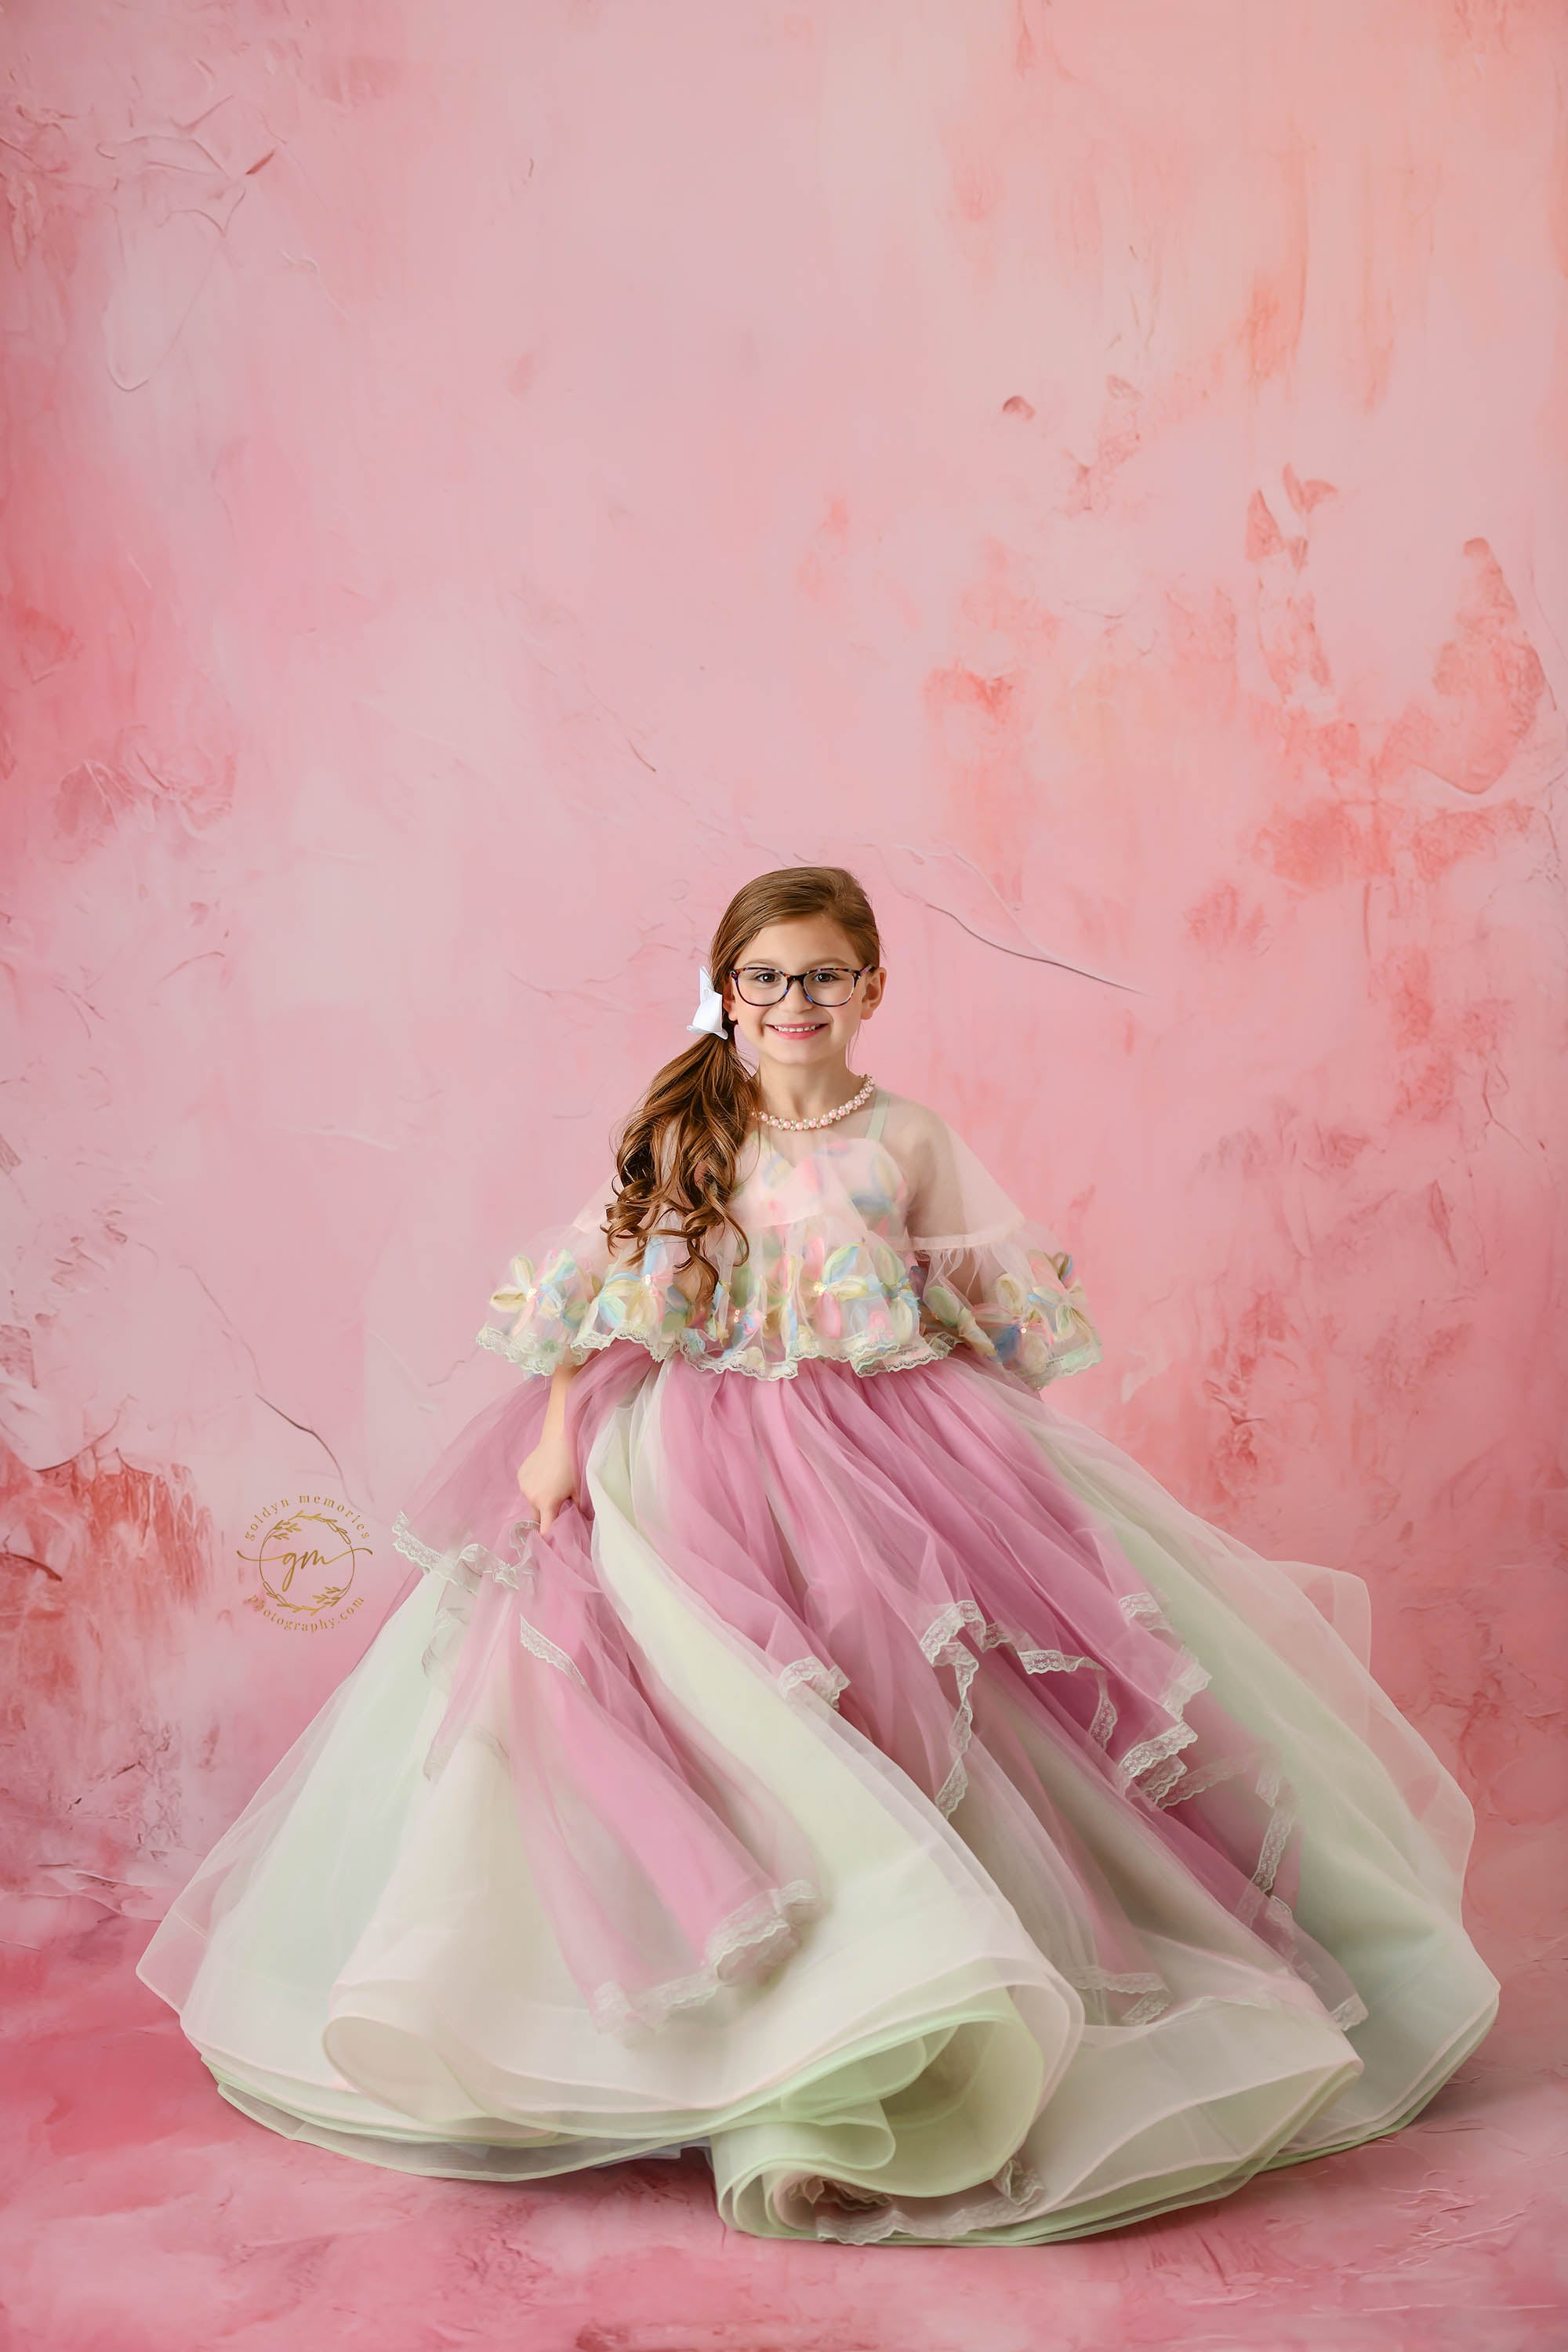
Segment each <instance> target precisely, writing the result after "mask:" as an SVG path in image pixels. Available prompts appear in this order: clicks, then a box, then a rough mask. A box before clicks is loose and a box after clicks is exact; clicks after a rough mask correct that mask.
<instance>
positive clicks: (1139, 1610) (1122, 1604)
mask: <svg viewBox="0 0 1568 2352" xmlns="http://www.w3.org/2000/svg"><path fill="white" fill-rule="evenodd" d="M1116 1605H1117V1607H1118V1608H1119V1609H1120V1610H1121V1614H1122V1615H1123V1616H1124V1617H1125V1618H1126V1620H1127V1622H1128V1623H1129V1624H1130V1625H1131V1624H1135V1623H1136V1622H1137V1621H1138V1620H1139V1619H1140V1618H1141V1617H1142V1618H1147V1619H1148V1621H1149V1622H1150V1624H1151V1625H1154V1626H1157V1627H1158V1628H1159V1630H1160V1632H1161V1633H1169V1632H1170V1630H1171V1622H1170V1620H1169V1618H1168V1617H1167V1616H1166V1614H1165V1612H1164V1610H1163V1608H1162V1607H1161V1605H1160V1601H1159V1598H1158V1596H1157V1595H1156V1594H1154V1593H1152V1592H1119V1593H1118V1594H1117V1596H1116Z"/></svg>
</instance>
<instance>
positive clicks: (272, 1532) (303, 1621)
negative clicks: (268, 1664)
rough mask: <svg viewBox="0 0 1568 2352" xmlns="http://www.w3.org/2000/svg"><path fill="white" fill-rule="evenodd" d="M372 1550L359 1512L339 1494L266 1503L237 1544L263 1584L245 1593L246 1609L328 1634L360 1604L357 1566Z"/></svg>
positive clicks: (299, 1628) (278, 1622) (279, 1622)
mask: <svg viewBox="0 0 1568 2352" xmlns="http://www.w3.org/2000/svg"><path fill="white" fill-rule="evenodd" d="M247 1545H251V1546H254V1549H249V1550H247V1549H246V1546H247ZM372 1549H374V1547H373V1545H372V1543H371V1540H370V1529H369V1528H367V1527H366V1526H365V1523H364V1521H363V1519H362V1518H361V1517H360V1515H359V1513H358V1512H357V1511H356V1510H353V1508H351V1507H350V1506H349V1505H348V1504H347V1503H344V1502H342V1501H341V1500H340V1499H339V1498H338V1496H335V1495H293V1496H286V1497H285V1498H284V1499H283V1501H281V1502H278V1503H268V1504H266V1505H265V1506H264V1507H263V1508H262V1509H261V1510H259V1511H258V1513H257V1515H256V1517H255V1518H254V1519H253V1520H252V1521H251V1523H250V1525H249V1527H248V1528H247V1529H246V1531H245V1543H244V1544H242V1545H240V1546H239V1547H238V1550H239V1557H240V1559H243V1560H246V1561H247V1562H248V1564H249V1565H250V1566H251V1567H252V1568H254V1569H255V1570H256V1574H257V1579H258V1582H259V1584H260V1587H261V1590H260V1591H259V1592H247V1594H246V1597H245V1600H246V1607H247V1609H254V1610H256V1611H257V1612H258V1613H259V1614H260V1615H261V1616H263V1617H265V1618H266V1619H267V1620H268V1622H269V1623H270V1624H273V1625H282V1626H284V1627H286V1628H287V1629H288V1630H289V1632H291V1633H325V1632H328V1631H330V1629H331V1627H332V1626H334V1625H341V1624H342V1622H343V1621H344V1620H345V1618H348V1617H352V1616H353V1613H354V1612H355V1610H356V1609H361V1608H363V1605H364V1596H363V1593H356V1592H354V1591H353V1580H354V1570H355V1567H356V1565H357V1563H358V1560H359V1557H360V1554H361V1553H362V1552H364V1553H368V1552H370V1551H371V1550H372Z"/></svg>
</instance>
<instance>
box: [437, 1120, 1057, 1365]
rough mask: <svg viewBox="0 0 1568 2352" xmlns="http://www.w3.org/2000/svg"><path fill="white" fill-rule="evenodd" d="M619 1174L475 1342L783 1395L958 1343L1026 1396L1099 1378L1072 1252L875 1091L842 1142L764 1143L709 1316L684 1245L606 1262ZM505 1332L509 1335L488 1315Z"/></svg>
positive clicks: (561, 1233) (747, 1155)
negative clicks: (1077, 1377) (626, 1354)
mask: <svg viewBox="0 0 1568 2352" xmlns="http://www.w3.org/2000/svg"><path fill="white" fill-rule="evenodd" d="M614 1192H615V1179H614V1177H613V1175H612V1177H611V1178H610V1179H609V1180H608V1181H606V1182H605V1184H603V1185H601V1186H600V1187H599V1189H598V1190H597V1191H596V1192H595V1194H594V1196H593V1198H592V1199H591V1200H590V1201H589V1202H586V1203H585V1204H584V1208H583V1210H582V1211H581V1213H579V1214H578V1215H577V1216H576V1217H574V1219H573V1220H572V1222H571V1223H570V1224H569V1225H555V1226H551V1227H548V1228H546V1229H545V1230H544V1231H542V1232H541V1233H538V1234H535V1235H534V1236H533V1238H532V1239H531V1242H530V1243H528V1244H526V1245H525V1246H524V1248H523V1250H522V1251H521V1252H520V1254H519V1255H517V1256H515V1257H514V1258H513V1259H512V1261H511V1265H510V1277H509V1279H508V1280H506V1281H505V1282H503V1283H502V1284H501V1286H500V1287H499V1288H498V1289H497V1290H496V1291H494V1292H493V1293H492V1295H491V1297H490V1300H489V1307H490V1313H491V1318H492V1319H489V1320H487V1322H486V1324H485V1326H484V1328H482V1329H481V1330H480V1332H479V1342H480V1344H481V1345H482V1346H484V1347H487V1348H493V1349H495V1350H496V1351H497V1352H498V1354H500V1355H502V1356H505V1357H507V1358H508V1359H509V1360H510V1362H512V1363H514V1364H519V1365H521V1367H522V1369H523V1370H524V1371H526V1372H544V1373H548V1372H552V1371H553V1370H554V1369H555V1367H556V1365H557V1364H558V1363H560V1362H561V1361H562V1360H563V1358H570V1359H571V1360H573V1361H574V1362H576V1363H582V1362H584V1361H585V1360H586V1359H587V1358H588V1357H589V1356H590V1355H591V1354H592V1353H593V1352H594V1351H595V1349H600V1348H607V1347H608V1346H609V1345H610V1343H611V1341H612V1340H614V1339H632V1340H635V1341H637V1344H638V1345H639V1346H641V1347H644V1348H646V1349H647V1350H648V1352H649V1353H650V1354H651V1355H653V1356H655V1357H666V1356H671V1355H674V1354H676V1353H677V1352H679V1353H681V1354H683V1355H686V1356H688V1357H689V1358H690V1359H691V1360H693V1361H694V1362H695V1363H698V1364H700V1365H702V1366H703V1367H704V1368H706V1369H707V1370H711V1371H716V1372H723V1371H736V1372H748V1373H751V1374H752V1376H753V1377H755V1378H757V1379H759V1380H787V1379H789V1378H790V1377H791V1376H792V1375H793V1374H794V1372H795V1369H796V1367H797V1366H798V1365H799V1363H800V1362H801V1361H802V1360H803V1359H805V1358H806V1357H813V1356H826V1357H837V1358H839V1359H840V1360H844V1361H846V1362H847V1363H849V1364H852V1365H853V1366H854V1368H855V1370H857V1371H858V1372H879V1371H889V1370H897V1369H900V1368H901V1367H903V1366H905V1365H910V1364H925V1363H931V1362H934V1361H935V1360H937V1359H938V1358H939V1357H942V1356H945V1355H947V1354H948V1353H949V1352H950V1351H951V1349H953V1348H955V1347H956V1346H958V1344H959V1343H960V1342H961V1341H963V1342H965V1343H966V1344H967V1345H968V1346H969V1347H971V1348H972V1349H975V1350H976V1351H977V1352H978V1353H979V1354H980V1355H982V1356H983V1357H984V1358H986V1359H988V1360H990V1361H992V1362H993V1363H994V1365H996V1366H997V1367H998V1368H1000V1369H1001V1370H1003V1371H1005V1372H1006V1373H1008V1374H1010V1375H1011V1376H1012V1377H1014V1378H1015V1379H1016V1380H1018V1381H1022V1382H1024V1383H1025V1384H1026V1386H1027V1387H1029V1388H1031V1389H1042V1388H1044V1387H1045V1386H1046V1384H1047V1381H1053V1380H1057V1379H1059V1378H1060V1377H1061V1375H1062V1374H1063V1373H1065V1372H1076V1371H1080V1370H1083V1369H1084V1367H1085V1366H1087V1365H1089V1364H1093V1363H1097V1362H1098V1361H1099V1360H1100V1339H1099V1337H1098V1335H1097V1333H1096V1331H1095V1328H1094V1326H1093V1325H1092V1323H1091V1322H1090V1321H1089V1317H1088V1314H1087V1313H1086V1311H1085V1307H1084V1299H1083V1292H1082V1289H1081V1287H1080V1286H1079V1283H1078V1282H1077V1281H1076V1280H1075V1278H1074V1275H1073V1265H1072V1260H1071V1258H1070V1256H1069V1255H1068V1253H1067V1251H1066V1250H1064V1249H1063V1248H1062V1247H1061V1245H1060V1244H1059V1243H1058V1241H1057V1240H1056V1238H1055V1236H1054V1235H1053V1234H1050V1233H1049V1232H1047V1229H1046V1227H1045V1226H1043V1225H1040V1224H1037V1223H1033V1222H1032V1221H1031V1220H1030V1219H1028V1218H1026V1216H1025V1215H1024V1213H1023V1212H1022V1211H1021V1210H1020V1209H1018V1208H1017V1207H1016V1205H1015V1204H1014V1202H1012V1201H1011V1200H1009V1199H1008V1197H1007V1195H1006V1193H1005V1192H1004V1191H1003V1190H1002V1188H1001V1186H1000V1185H999V1184H998V1183H997V1182H996V1181H995V1179H994V1177H993V1176H991V1175H990V1174H989V1173H988V1172H987V1171H986V1170H985V1169H984V1167H983V1166H982V1165H981V1163H980V1161H979V1160H978V1159H976V1157H975V1155H974V1153H973V1151H971V1150H970V1149H969V1147H968V1145H967V1144H966V1143H964V1141H963V1139H962V1137H960V1136H958V1135H957V1134H955V1133H954V1131H953V1129H952V1128H951V1127H950V1126H949V1125H948V1123H947V1121H946V1120H945V1119H944V1118H941V1117H940V1116H939V1114H938V1113H936V1112H935V1111H932V1110H928V1109H927V1108H925V1106H924V1105H923V1104H921V1103H917V1102H913V1101H911V1100H910V1099H909V1098H908V1097H904V1096H901V1095H895V1094H890V1093H889V1092H888V1091H887V1090H886V1089H885V1088H879V1089H878V1091H877V1093H876V1094H875V1095H874V1097H872V1099H871V1101H870V1102H869V1103H868V1105H867V1106H866V1107H865V1108H863V1109H861V1110H859V1111H857V1112H856V1113H855V1114H854V1115H853V1116H852V1117H851V1118H847V1119H845V1120H843V1121H842V1122H841V1123H840V1124H839V1125H837V1126H835V1127H830V1128H822V1129H801V1130H789V1129H785V1130H773V1129H753V1130H752V1134H751V1136H750V1137H749V1138H748V1139H747V1141H746V1144H745V1145H744V1146H743V1148H742V1157H741V1163H740V1166H739V1169H738V1170H737V1180H736V1184H735V1189H734V1191H733V1192H732V1193H731V1212H732V1213H733V1214H734V1216H735V1217H736V1218H737V1220H738V1221H739V1223H741V1225H742V1228H743V1229H744V1231H745V1234H746V1236H747V1239H748V1240H749V1243H750V1254H749V1255H742V1249H741V1244H739V1243H738V1241H737V1240H736V1237H735V1235H734V1234H731V1233H728V1232H725V1233H721V1234H719V1235H718V1236H717V1237H716V1238H715V1239H713V1240H710V1243H709V1244H708V1248H709V1254H710V1256H712V1257H713V1258H714V1260H715V1263H716V1264H717V1265H718V1267H719V1274H720V1280H719V1286H718V1288H717V1289H716V1291H715V1292H714V1295H713V1300H712V1304H711V1307H710V1308H709V1310H708V1311H707V1312H706V1313H705V1314H703V1315H701V1316H700V1317H699V1315H698V1314H697V1312H696V1310H695V1309H694V1308H693V1307H692V1306H691V1304H690V1302H689V1299H688V1297H687V1296H686V1293H685V1291H684V1290H683V1289H682V1288H681V1286H680V1285H679V1283H678V1282H677V1280H676V1276H677V1273H678V1271H679V1266H680V1262H681V1260H682V1258H683V1257H684V1255H685V1245H684V1244H683V1243H682V1241H681V1240H680V1237H679V1234H664V1233H656V1234H653V1235H651V1236H650V1237H649V1238H648V1239H647V1243H646V1244H645V1246H644V1250H643V1255H642V1258H641V1262H640V1263H637V1262H636V1261H634V1260H632V1259H630V1258H627V1257H625V1256H622V1257H619V1258H617V1259H616V1261H615V1262H613V1263H612V1261H611V1259H610V1256H609V1252H608V1246H607V1244H606V1242H605V1234H604V1232H603V1224H604V1219H605V1215H606V1213H607V1212H608V1209H609V1204H610V1202H611V1201H612V1199H613V1198H614ZM493 1318H501V1319H500V1321H497V1320H495V1319H493Z"/></svg>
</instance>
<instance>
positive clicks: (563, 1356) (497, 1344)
mask: <svg viewBox="0 0 1568 2352" xmlns="http://www.w3.org/2000/svg"><path fill="white" fill-rule="evenodd" d="M476 1338H477V1340H478V1344H479V1346H480V1347H481V1348H489V1349H492V1350H493V1352H494V1353H495V1354H496V1355H498V1356H504V1357H505V1358H506V1360H507V1361H508V1363H509V1364H516V1365H517V1366H518V1368H519V1369H520V1370H521V1371H524V1372H531V1373H533V1374H536V1375H540V1376H548V1375H549V1374H550V1373H552V1372H553V1371H554V1370H555V1368H556V1366H557V1365H558V1364H562V1363H566V1362H572V1363H575V1364H584V1363H586V1361H587V1360H588V1358H589V1357H590V1356H591V1355H595V1354H596V1353H597V1352H598V1351H599V1350H600V1349H604V1348H610V1347H613V1346H614V1345H615V1343H616V1340H617V1339H630V1340H632V1341H633V1342H634V1343H635V1344H636V1345H637V1347H639V1348H643V1349H646V1350H647V1353H648V1355H649V1356H650V1357H651V1358H652V1359H653V1360H654V1361H655V1362H656V1363H664V1362H666V1361H668V1359H669V1358H670V1357H672V1356H681V1357H684V1359H685V1360H686V1361H687V1362H688V1363H689V1364H696V1365H698V1366H699V1367H700V1370H703V1371H705V1372H742V1373H744V1374H745V1375H746V1377H747V1378H748V1379H749V1380H758V1381H793V1380H794V1378H795V1374H796V1372H797V1371H798V1370H800V1367H801V1365H802V1364H803V1363H813V1362H823V1363H838V1364H847V1365H848V1366H849V1368H850V1370H852V1371H856V1372H858V1373H859V1374H860V1375H861V1376H862V1378H866V1377H868V1375H869V1374H871V1373H873V1372H898V1371H905V1370H909V1369H910V1367H911V1366H913V1365H916V1364H936V1363H940V1362H941V1361H942V1359H943V1357H945V1356H950V1355H951V1354H952V1351H953V1349H955V1348H959V1347H962V1346H963V1345H964V1344H965V1343H964V1337H963V1333H962V1332H958V1331H944V1330H942V1329H933V1330H929V1331H922V1333H921V1337H920V1338H919V1339H911V1340H908V1341H904V1342H900V1343H899V1344H898V1345H897V1346H896V1347H894V1348H893V1349H881V1350H878V1349H865V1348H862V1349H853V1348H850V1349H837V1348H802V1349H797V1350H796V1352H795V1354H794V1355H792V1356H787V1357H784V1359H783V1360H781V1361H779V1362H777V1363H767V1362H756V1361H752V1362H748V1361H747V1360H746V1358H745V1356H744V1355H743V1354H733V1355H731V1354H722V1355H715V1354H712V1353H711V1352H710V1350H708V1349H703V1348H695V1347H689V1346H688V1345H687V1344H686V1343H685V1340H684V1339H683V1338H681V1337H680V1336H679V1335H678V1336H677V1337H676V1338H675V1339H661V1338H659V1337H658V1336H657V1335H655V1334H650V1333H648V1332H645V1331H630V1330H626V1331H595V1332H593V1333H591V1334H590V1335H589V1336H588V1337H587V1338H586V1339H584V1338H582V1337H579V1338H577V1339H573V1340H571V1341H569V1342H568V1343H567V1344H565V1345H564V1346H563V1345H562V1344H561V1343H560V1342H559V1341H555V1340H548V1341H541V1340H530V1339H512V1338H511V1337H510V1336H509V1334H508V1333H506V1332H505V1331H501V1330H498V1329H497V1328H496V1326H495V1325H494V1324H493V1323H486V1324H484V1325H483V1326H481V1328H480V1329H479V1332H478V1333H477V1334H476ZM1101 1353H1102V1350H1101V1348H1100V1341H1099V1340H1098V1339H1096V1340H1095V1341H1094V1342H1093V1343H1092V1345H1091V1344H1090V1343H1089V1341H1087V1340H1086V1341H1084V1342H1082V1343H1081V1344H1080V1345H1079V1346H1078V1347H1076V1348H1071V1349H1064V1350H1063V1351H1062V1353H1061V1354H1059V1355H1058V1356H1055V1357H1053V1358H1052V1360H1051V1363H1050V1368H1049V1370H1048V1371H1047V1376H1046V1379H1045V1380H1044V1381H1039V1382H1037V1381H1034V1380H1032V1379H1031V1380H1025V1381H1024V1385H1025V1386H1026V1388H1028V1389H1029V1390H1031V1391H1033V1392H1034V1393H1035V1394H1038V1393H1039V1391H1040V1389H1041V1388H1043V1387H1048V1386H1049V1384H1050V1382H1051V1381H1054V1380H1059V1379H1061V1378H1062V1377H1063V1376H1064V1375H1065V1374H1067V1373H1069V1372H1080V1371H1087V1370H1089V1367H1090V1366H1091V1365H1093V1364H1097V1363H1099V1362H1100V1357H1101ZM1008 1369H1009V1370H1011V1371H1012V1376H1013V1377H1014V1378H1016V1379H1023V1375H1022V1374H1021V1373H1019V1372H1017V1371H1016V1370H1015V1369H1014V1368H1011V1367H1009V1368H1008Z"/></svg>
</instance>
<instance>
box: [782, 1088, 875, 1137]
mask: <svg viewBox="0 0 1568 2352" xmlns="http://www.w3.org/2000/svg"><path fill="white" fill-rule="evenodd" d="M876 1085H877V1081H876V1079H875V1078H868V1079H867V1081H866V1083H865V1085H864V1086H863V1087H861V1089H860V1091H859V1093H858V1095H851V1096H850V1097H849V1100H848V1101H847V1103H840V1104H839V1106H838V1108H837V1110H825V1111H824V1112H823V1113H822V1116H821V1117H820V1118H774V1117H773V1112H772V1111H771V1110H760V1111H759V1112H758V1113H757V1117H758V1118H760V1119H761V1120H762V1122H763V1126H764V1127H831V1126H832V1124H833V1122H834V1120H835V1119H836V1118H848V1116H849V1114H850V1112H851V1111H852V1110H858V1109H859V1108H860V1106H861V1104H862V1103H863V1102H865V1101H866V1100H867V1099H868V1097H869V1096H870V1095H871V1094H873V1093H874V1092H875V1090H876Z"/></svg>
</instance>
